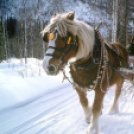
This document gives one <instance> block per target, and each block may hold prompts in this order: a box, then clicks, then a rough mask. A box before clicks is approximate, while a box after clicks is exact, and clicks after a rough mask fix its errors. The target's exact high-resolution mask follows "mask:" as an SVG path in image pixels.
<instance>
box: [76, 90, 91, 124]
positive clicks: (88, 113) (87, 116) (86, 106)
mask: <svg viewBox="0 0 134 134" xmlns="http://www.w3.org/2000/svg"><path fill="white" fill-rule="evenodd" d="M75 89H76V91H77V93H78V95H79V99H80V103H81V105H82V107H83V111H84V115H85V119H86V121H87V122H88V123H89V122H90V116H91V108H90V106H89V102H88V98H87V91H81V90H79V89H77V88H75Z"/></svg>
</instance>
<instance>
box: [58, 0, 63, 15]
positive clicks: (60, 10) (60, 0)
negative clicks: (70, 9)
mask: <svg viewBox="0 0 134 134" xmlns="http://www.w3.org/2000/svg"><path fill="white" fill-rule="evenodd" d="M58 10H59V13H63V5H62V0H58Z"/></svg>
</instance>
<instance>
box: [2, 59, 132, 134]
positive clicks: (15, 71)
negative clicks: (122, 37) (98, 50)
mask: <svg viewBox="0 0 134 134" xmlns="http://www.w3.org/2000/svg"><path fill="white" fill-rule="evenodd" d="M28 60H29V62H28V63H29V64H28V65H27V66H24V64H22V62H21V63H20V61H19V60H16V59H13V60H12V63H4V62H3V63H1V64H0V134H83V133H84V132H85V130H86V128H87V127H88V123H86V121H85V119H84V115H83V111H82V108H81V105H80V104H79V100H78V96H77V94H76V92H75V90H74V89H73V87H72V85H71V84H70V83H68V82H67V81H65V82H64V83H62V74H60V75H58V76H47V75H46V74H45V72H44V71H43V69H42V67H41V64H42V63H41V61H38V60H36V59H28ZM133 88H134V87H133V86H132V85H131V84H129V83H125V84H124V86H123V92H122V95H121V98H120V113H119V114H116V115H106V114H105V113H106V110H107V109H108V107H109V105H110V104H111V102H112V99H113V95H114V87H112V88H111V90H110V91H108V93H107V95H106V97H105V100H104V108H103V114H102V115H101V117H100V125H101V133H102V134H134V102H133V100H134V99H133V94H134V89H133ZM93 97H94V92H93V91H91V92H89V93H88V98H89V100H90V104H92V103H93Z"/></svg>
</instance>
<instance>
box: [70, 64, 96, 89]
mask: <svg viewBox="0 0 134 134" xmlns="http://www.w3.org/2000/svg"><path fill="white" fill-rule="evenodd" d="M97 69H98V67H94V68H92V69H89V70H85V69H76V68H75V67H74V66H71V67H70V74H71V77H72V79H73V81H74V83H75V84H77V85H79V86H80V87H82V88H92V86H94V84H95V80H96V77H97Z"/></svg>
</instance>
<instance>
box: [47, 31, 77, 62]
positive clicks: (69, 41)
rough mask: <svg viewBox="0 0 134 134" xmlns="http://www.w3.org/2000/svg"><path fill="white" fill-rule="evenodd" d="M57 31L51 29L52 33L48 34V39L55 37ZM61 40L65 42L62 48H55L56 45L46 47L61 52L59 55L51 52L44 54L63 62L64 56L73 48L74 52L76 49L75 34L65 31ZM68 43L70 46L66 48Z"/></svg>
mask: <svg viewBox="0 0 134 134" xmlns="http://www.w3.org/2000/svg"><path fill="white" fill-rule="evenodd" d="M56 33H58V31H57V30H55V31H53V32H52V33H50V35H49V36H48V38H49V39H50V40H53V39H54V38H55V34H56ZM62 40H63V41H64V43H65V46H64V47H63V48H57V47H53V46H48V49H53V50H55V51H58V52H61V53H62V54H61V56H58V55H55V54H51V53H46V54H45V56H51V57H54V58H57V59H59V60H60V61H61V62H62V63H63V64H64V63H65V60H64V57H65V56H66V55H67V54H68V53H69V52H70V51H71V50H72V49H73V48H74V49H75V52H76V51H77V48H78V46H77V36H73V35H72V34H71V33H70V32H68V33H67V36H66V37H62ZM68 45H70V47H69V48H68V50H66V49H67V47H68Z"/></svg>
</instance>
